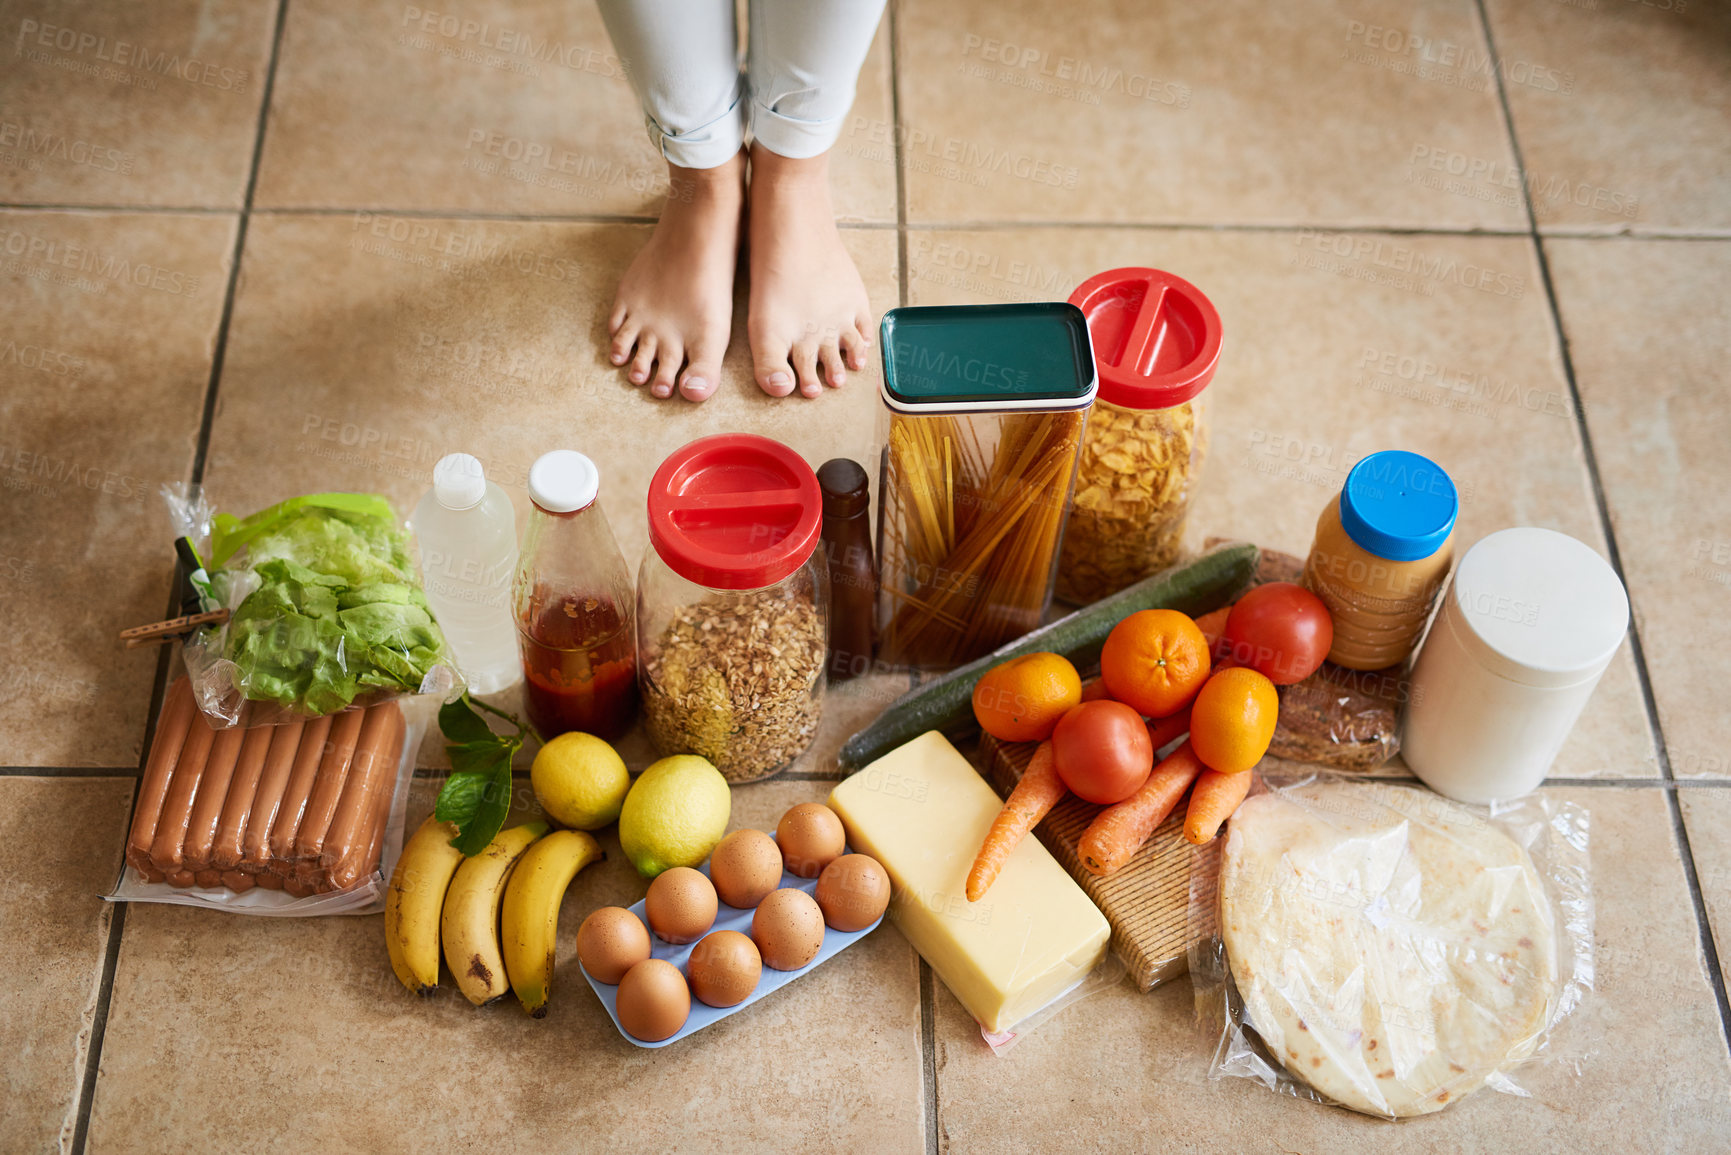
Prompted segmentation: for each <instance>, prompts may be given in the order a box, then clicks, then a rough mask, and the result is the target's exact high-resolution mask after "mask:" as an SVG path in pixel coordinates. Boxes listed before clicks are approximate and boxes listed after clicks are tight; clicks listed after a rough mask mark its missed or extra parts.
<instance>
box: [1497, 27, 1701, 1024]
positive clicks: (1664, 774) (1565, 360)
mask: <svg viewBox="0 0 1731 1155" xmlns="http://www.w3.org/2000/svg"><path fill="white" fill-rule="evenodd" d="M1474 3H1475V6H1476V7H1477V9H1478V13H1479V22H1480V25H1481V27H1482V28H1483V31H1484V36H1485V46H1486V52H1487V57H1488V59H1489V61H1490V64H1491V75H1492V77H1493V78H1494V79H1495V81H1496V86H1497V101H1498V104H1499V105H1500V106H1501V108H1502V113H1503V123H1504V126H1505V128H1506V129H1507V132H1508V136H1509V147H1510V149H1512V150H1513V152H1514V154H1515V171H1516V172H1518V173H1520V176H1521V197H1522V200H1523V201H1524V203H1525V205H1526V209H1527V220H1528V222H1529V223H1530V225H1531V232H1532V244H1533V253H1534V256H1535V257H1536V258H1537V260H1538V265H1539V280H1540V281H1541V283H1543V285H1544V287H1545V300H1546V302H1547V303H1548V304H1549V306H1550V310H1551V325H1552V329H1553V331H1554V333H1555V335H1556V340H1557V353H1558V356H1559V357H1560V358H1561V360H1562V367H1563V378H1564V380H1565V381H1566V382H1567V383H1568V386H1569V397H1570V399H1571V401H1572V402H1573V408H1574V415H1575V427H1576V432H1577V433H1578V435H1579V436H1580V439H1581V450H1582V454H1583V456H1584V458H1585V463H1586V467H1587V479H1588V481H1589V482H1591V485H1592V490H1593V503H1594V505H1595V507H1596V508H1597V512H1598V515H1599V526H1600V531H1601V532H1602V533H1603V534H1604V535H1605V548H1606V551H1607V552H1608V553H1609V555H1610V563H1611V567H1612V568H1613V569H1614V570H1615V571H1616V573H1617V578H1618V580H1619V581H1622V582H1623V586H1624V588H1625V589H1627V588H1628V580H1627V578H1626V577H1625V575H1624V570H1623V555H1622V550H1621V549H1620V548H1619V547H1618V544H1617V536H1616V531H1615V527H1614V525H1613V523H1612V521H1611V504H1610V499H1609V498H1608V497H1607V495H1606V493H1605V484H1604V478H1603V477H1602V476H1601V475H1600V473H1599V458H1598V454H1597V453H1595V452H1594V450H1593V435H1592V430H1591V428H1590V427H1589V426H1588V424H1587V410H1586V406H1585V405H1584V403H1583V401H1582V398H1581V387H1580V382H1579V381H1578V380H1577V379H1576V376H1575V363H1574V358H1573V357H1572V356H1571V355H1570V352H1569V337H1568V332H1567V330H1566V328H1565V326H1564V325H1563V310H1562V305H1561V302H1560V301H1559V300H1558V299H1557V288H1556V283H1555V282H1554V281H1553V280H1552V278H1551V263H1550V259H1549V257H1548V255H1547V254H1546V252H1545V238H1544V237H1543V236H1542V235H1540V233H1539V228H1538V217H1537V214H1536V213H1535V212H1534V211H1533V200H1532V187H1531V185H1529V184H1528V182H1527V179H1526V175H1527V167H1526V158H1525V157H1524V156H1523V155H1522V153H1521V143H1520V138H1519V136H1518V135H1517V134H1516V132H1515V118H1514V110H1513V108H1511V107H1510V105H1509V98H1508V90H1507V89H1506V87H1505V86H1504V84H1503V72H1502V57H1501V55H1500V54H1499V53H1498V51H1497V44H1496V38H1495V36H1494V35H1493V34H1492V32H1491V21H1490V14H1489V13H1488V12H1487V11H1486V10H1485V0H1474ZM1633 610H1634V606H1633V602H1632V601H1631V603H1630V615H1629V650H1630V652H1631V654H1632V655H1633V656H1634V659H1635V676H1636V679H1637V681H1638V682H1639V684H1640V687H1641V703H1642V706H1643V707H1644V708H1645V710H1646V714H1647V729H1648V738H1649V740H1650V741H1651V742H1652V743H1653V754H1654V757H1655V758H1656V759H1657V761H1658V765H1659V775H1660V777H1661V778H1662V779H1663V780H1665V781H1666V782H1672V783H1674V782H1675V780H1676V775H1675V774H1674V773H1673V771H1672V768H1671V756H1670V752H1669V749H1668V748H1667V746H1666V744H1665V727H1664V724H1663V723H1662V722H1661V721H1660V719H1659V702H1658V698H1657V697H1656V696H1655V695H1654V693H1653V679H1652V675H1651V673H1650V672H1649V670H1648V668H1647V651H1646V647H1645V646H1643V645H1642V643H1641V628H1640V623H1639V621H1638V620H1637V616H1636V615H1635V613H1634V612H1633ZM1665 807H1666V809H1667V810H1668V811H1669V812H1670V816H1671V834H1672V837H1673V838H1674V839H1675V840H1676V843H1677V847H1678V850H1679V852H1680V853H1679V855H1678V857H1679V858H1680V860H1681V863H1682V867H1683V881H1684V882H1685V884H1686V885H1687V886H1688V889H1689V898H1690V901H1691V903H1692V904H1693V906H1694V908H1695V926H1696V934H1697V936H1698V937H1699V938H1700V941H1701V956H1702V960H1703V961H1704V962H1705V963H1706V966H1707V981H1708V985H1709V986H1710V987H1711V988H1712V990H1713V995H1714V998H1715V1000H1716V1002H1717V1004H1718V1009H1719V1030H1720V1035H1721V1038H1722V1040H1723V1042H1724V1043H1725V1045H1726V1046H1727V1048H1731V998H1727V994H1726V989H1725V972H1724V970H1723V968H1722V967H1721V964H1720V961H1719V948H1718V944H1717V943H1716V942H1715V940H1714V937H1713V924H1712V920H1711V919H1710V918H1709V917H1708V914H1707V903H1706V899H1705V897H1704V896H1703V895H1702V893H1701V878H1700V874H1699V872H1698V871H1697V870H1696V867H1695V850H1694V847H1693V846H1692V845H1691V844H1690V841H1689V828H1688V824H1687V823H1685V822H1684V821H1683V805H1682V801H1681V799H1679V797H1678V796H1677V792H1676V790H1675V789H1670V790H1666V791H1665Z"/></svg>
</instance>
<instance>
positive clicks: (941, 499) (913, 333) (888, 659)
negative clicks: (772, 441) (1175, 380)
mask: <svg viewBox="0 0 1731 1155" xmlns="http://www.w3.org/2000/svg"><path fill="white" fill-rule="evenodd" d="M881 336H882V350H883V361H884V376H883V388H882V397H883V402H884V421H885V428H884V429H883V431H882V436H883V441H884V451H883V460H882V476H881V480H880V483H879V486H878V493H879V501H880V505H879V516H878V543H879V547H878V557H879V559H880V562H879V591H880V592H879V601H878V616H879V649H878V657H879V659H880V660H881V661H883V662H885V663H888V664H890V665H892V666H898V667H912V668H919V669H934V670H942V669H950V668H952V667H955V666H958V665H961V664H963V663H965V662H969V661H972V660H973V659H974V658H977V657H980V656H981V655H983V654H986V653H989V652H991V651H992V650H995V649H997V648H998V647H999V646H1001V645H1003V644H1004V643H1005V642H1008V641H1010V640H1012V639H1014V638H1017V637H1019V636H1021V635H1022V634H1024V633H1027V632H1028V631H1029V630H1031V629H1033V628H1035V627H1036V626H1038V625H1039V624H1040V619H1041V617H1042V616H1043V615H1044V614H1045V612H1046V608H1047V606H1049V605H1050V604H1051V600H1052V583H1053V579H1054V577H1055V574H1056V568H1057V561H1058V542H1059V540H1060V538H1061V537H1062V535H1063V530H1064V516H1065V511H1066V509H1067V507H1068V504H1069V500H1070V491H1071V487H1072V486H1073V484H1074V482H1075V476H1076V460H1077V455H1078V452H1079V450H1080V448H1081V443H1082V433H1083V428H1084V425H1085V422H1086V417H1087V411H1088V407H1089V406H1090V405H1091V404H1092V403H1093V401H1094V394H1095V391H1096V389H1097V387H1098V386H1097V381H1096V379H1095V374H1094V355H1093V349H1092V346H1091V345H1090V343H1089V337H1088V324H1087V321H1086V320H1085V319H1084V317H1083V315H1082V312H1081V310H1079V309H1077V308H1076V307H1075V306H1074V305H1070V304H1067V303H1063V302H1057V303H1049V304H1048V303H1035V304H1018V305H951V306H941V307H916V308H903V309H892V310H891V311H890V312H889V313H888V314H886V315H885V317H884V320H883V325H882V329H881Z"/></svg>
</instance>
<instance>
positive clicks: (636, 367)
mask: <svg viewBox="0 0 1731 1155" xmlns="http://www.w3.org/2000/svg"><path fill="white" fill-rule="evenodd" d="M655 346H656V340H655V334H654V333H645V334H643V336H642V338H641V339H639V340H638V342H637V356H636V357H635V358H634V359H633V360H632V362H631V373H630V377H631V383H632V384H633V385H641V384H643V383H644V382H645V381H647V380H649V370H650V368H651V367H652V366H653V365H654V364H655Z"/></svg>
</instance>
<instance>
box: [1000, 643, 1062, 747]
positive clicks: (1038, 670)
mask: <svg viewBox="0 0 1731 1155" xmlns="http://www.w3.org/2000/svg"><path fill="white" fill-rule="evenodd" d="M1081 700H1082V677H1081V675H1080V674H1078V673H1076V667H1075V666H1072V665H1071V664H1070V663H1069V662H1068V661H1067V660H1065V658H1064V657H1063V656H1062V655H1060V654H1023V655H1022V656H1021V657H1019V658H1011V659H1010V660H1009V661H1007V662H1005V663H1003V664H1002V665H998V666H993V667H992V668H991V669H989V670H987V671H986V672H985V674H984V675H982V676H981V678H980V680H979V681H978V682H976V683H975V684H974V717H975V718H977V719H979V722H980V729H982V730H984V731H985V732H986V733H988V734H990V735H991V736H992V737H994V738H998V739H1001V740H1002V741H1005V742H1043V741H1045V740H1046V739H1047V738H1050V737H1051V736H1052V727H1054V726H1056V725H1057V724H1058V719H1059V718H1062V717H1063V716H1064V715H1065V714H1066V713H1068V712H1069V710H1070V708H1071V707H1072V706H1074V705H1076V704H1077V703H1078V702H1080V701H1081Z"/></svg>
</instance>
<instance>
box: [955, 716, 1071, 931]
mask: <svg viewBox="0 0 1731 1155" xmlns="http://www.w3.org/2000/svg"><path fill="white" fill-rule="evenodd" d="M1063 796H1064V780H1063V779H1062V778H1060V777H1058V762H1057V759H1055V758H1053V757H1052V743H1051V742H1050V741H1045V742H1041V743H1040V744H1039V746H1038V747H1036V748H1035V750H1034V756H1033V757H1032V758H1030V759H1028V769H1027V771H1026V772H1025V773H1024V774H1023V775H1022V780H1021V781H1020V782H1018V783H1016V788H1015V789H1014V790H1012V791H1010V797H1009V798H1008V799H1006V800H1005V802H1004V808H1003V809H1002V810H1000V811H998V816H997V817H996V818H994V819H992V828H991V830H989V831H987V832H986V840H985V841H984V842H982V843H981V844H980V853H979V854H978V855H976V856H975V858H974V866H973V869H972V870H970V871H968V901H969V902H978V901H980V899H981V898H982V897H983V896H984V895H985V893H986V891H987V890H989V889H991V886H992V883H994V882H996V881H997V880H998V872H999V871H1001V870H1003V869H1004V863H1006V862H1008V861H1009V859H1010V854H1011V852H1012V851H1014V850H1015V849H1016V847H1017V846H1018V845H1019V844H1020V843H1021V841H1022V839H1023V838H1025V837H1026V836H1027V834H1028V831H1030V830H1032V829H1034V827H1035V825H1036V824H1037V823H1038V822H1039V821H1040V819H1042V818H1044V817H1045V816H1046V811H1048V810H1050V809H1052V807H1053V806H1055V805H1057V802H1058V799H1060V798H1062V797H1063Z"/></svg>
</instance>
